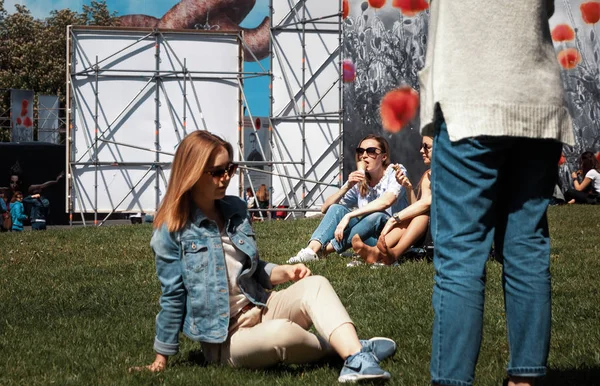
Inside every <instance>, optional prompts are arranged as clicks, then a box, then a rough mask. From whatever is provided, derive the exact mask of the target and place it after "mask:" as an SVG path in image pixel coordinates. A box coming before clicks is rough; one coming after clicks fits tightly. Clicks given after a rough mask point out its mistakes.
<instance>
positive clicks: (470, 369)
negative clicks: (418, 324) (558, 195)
mask: <svg viewBox="0 0 600 386" xmlns="http://www.w3.org/2000/svg"><path fill="white" fill-rule="evenodd" d="M433 148H434V149H435V150H434V151H433V159H432V164H431V188H432V194H433V201H432V206H431V232H432V236H433V241H434V245H435V253H434V260H433V263H434V269H435V285H434V291H433V308H434V311H435V318H434V324H433V336H432V353H431V364H430V371H431V379H432V382H433V383H439V384H444V385H460V386H469V385H471V384H472V383H473V378H474V373H475V365H476V362H477V356H478V354H479V348H480V344H481V335H482V324H483V306H484V289H485V282H486V279H485V277H486V268H485V265H486V262H487V261H488V255H489V253H490V248H491V247H492V242H494V243H495V250H496V253H500V254H501V255H502V256H503V258H504V263H503V264H504V267H503V278H502V284H503V287H504V296H505V308H506V322H507V330H508V346H509V350H510V360H509V363H508V374H509V375H511V376H523V377H539V376H542V375H544V374H545V372H546V360H547V357H548V349H549V345H550V319H551V314H550V312H551V295H550V238H549V234H548V222H547V218H546V209H547V207H548V203H549V201H550V198H551V197H552V192H553V189H554V185H555V183H556V176H557V174H558V159H559V157H560V153H561V148H562V144H561V143H559V142H556V141H554V140H547V139H531V138H518V137H477V138H467V139H464V140H460V141H456V142H450V139H449V138H448V132H447V130H446V125H445V124H444V123H442V124H441V125H439V127H438V128H437V130H436V135H435V137H434V144H433Z"/></svg>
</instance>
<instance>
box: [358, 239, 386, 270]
mask: <svg viewBox="0 0 600 386" xmlns="http://www.w3.org/2000/svg"><path fill="white" fill-rule="evenodd" d="M352 249H354V252H356V253H358V255H359V256H360V257H361V258H362V259H363V260H364V261H365V262H366V263H368V264H373V263H377V262H378V261H379V260H382V259H383V253H382V251H380V250H379V248H377V247H371V246H369V245H367V244H365V243H364V242H363V241H362V239H361V238H360V236H359V235H354V237H352Z"/></svg>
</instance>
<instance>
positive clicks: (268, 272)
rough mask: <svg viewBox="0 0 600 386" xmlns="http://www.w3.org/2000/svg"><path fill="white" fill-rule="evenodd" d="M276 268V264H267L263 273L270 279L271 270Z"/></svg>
mask: <svg viewBox="0 0 600 386" xmlns="http://www.w3.org/2000/svg"><path fill="white" fill-rule="evenodd" d="M275 267H277V264H273V263H267V264H265V273H266V274H267V276H268V277H271V272H272V271H273V268H275Z"/></svg>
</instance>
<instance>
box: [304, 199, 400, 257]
mask: <svg viewBox="0 0 600 386" xmlns="http://www.w3.org/2000/svg"><path fill="white" fill-rule="evenodd" d="M347 213H350V209H348V208H346V207H345V206H343V205H339V204H333V205H331V206H330V207H329V209H327V213H325V217H323V219H322V220H321V223H320V224H319V226H318V227H317V229H316V230H315V231H314V232H313V234H312V236H311V237H310V240H311V241H312V240H317V241H318V242H320V243H321V245H322V248H323V249H325V246H326V245H327V244H329V243H331V245H332V246H333V248H334V249H335V251H336V252H337V253H341V252H344V251H345V250H346V249H348V248H350V247H351V246H352V237H354V235H356V234H357V235H359V236H360V238H361V239H362V240H363V241H364V242H365V244H367V245H370V246H375V245H377V238H378V237H379V234H380V233H381V230H382V229H383V227H384V226H385V223H386V222H387V220H388V219H389V218H390V216H389V215H388V214H387V213H386V212H375V213H371V214H368V215H366V216H363V217H361V218H357V217H354V218H352V219H351V220H350V222H349V223H348V226H347V227H346V229H345V230H344V238H343V239H342V241H341V242H338V241H337V240H336V239H335V237H334V233H335V228H336V227H337V226H338V224H339V223H340V221H341V220H342V218H343V217H344V216H345V215H346V214H347Z"/></svg>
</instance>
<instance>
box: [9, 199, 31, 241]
mask: <svg viewBox="0 0 600 386" xmlns="http://www.w3.org/2000/svg"><path fill="white" fill-rule="evenodd" d="M22 201H23V193H21V192H20V191H18V190H17V191H16V192H14V193H13V196H12V198H11V199H10V215H11V218H12V231H13V232H22V231H23V221H25V220H27V215H25V207H24V206H23V203H22Z"/></svg>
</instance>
